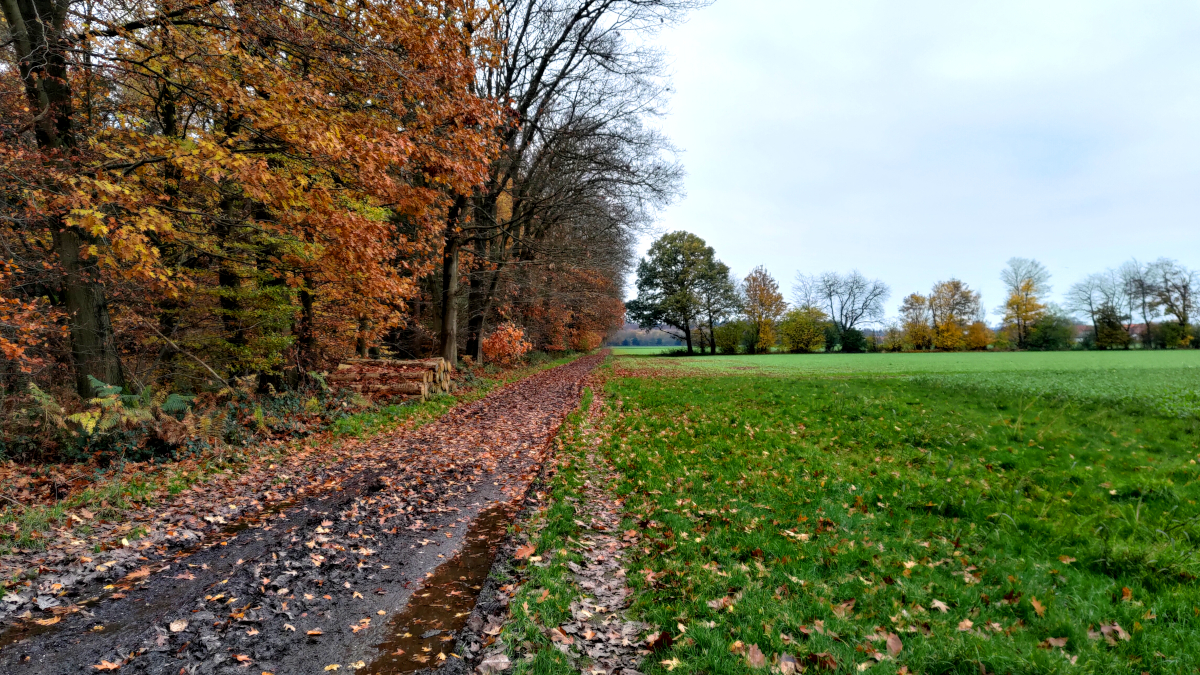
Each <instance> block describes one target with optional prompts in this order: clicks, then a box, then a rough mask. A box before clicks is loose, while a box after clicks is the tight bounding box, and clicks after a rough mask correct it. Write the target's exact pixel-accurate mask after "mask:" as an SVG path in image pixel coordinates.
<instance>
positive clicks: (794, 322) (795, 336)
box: [779, 306, 829, 353]
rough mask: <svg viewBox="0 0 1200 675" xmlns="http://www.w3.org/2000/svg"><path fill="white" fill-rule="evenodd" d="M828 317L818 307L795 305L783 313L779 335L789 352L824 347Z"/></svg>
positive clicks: (818, 349) (801, 351) (809, 350)
mask: <svg viewBox="0 0 1200 675" xmlns="http://www.w3.org/2000/svg"><path fill="white" fill-rule="evenodd" d="M827 325H829V317H827V316H825V312H823V311H821V310H820V308H818V307H812V306H805V307H795V308H792V309H790V310H788V311H787V313H786V314H784V315H783V320H782V321H780V323H779V335H780V337H781V338H782V340H783V347H784V349H786V350H788V351H789V352H800V353H807V352H815V351H820V350H821V349H823V348H824V347H825V327H826V326H827Z"/></svg>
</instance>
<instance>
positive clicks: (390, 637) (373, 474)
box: [0, 356, 603, 675]
mask: <svg viewBox="0 0 1200 675" xmlns="http://www.w3.org/2000/svg"><path fill="white" fill-rule="evenodd" d="M602 359H603V357H602V356H589V357H584V358H581V359H578V360H576V361H574V362H572V363H570V364H566V365H563V366H559V367H558V368H554V369H550V370H547V371H543V372H541V373H537V374H535V375H532V376H530V377H528V378H526V379H524V380H521V381H520V382H517V383H514V384H511V385H508V386H506V387H504V388H502V389H500V390H498V391H496V392H494V393H492V394H491V395H489V396H487V397H485V398H483V399H481V400H479V401H475V402H473V403H470V404H466V405H463V406H461V407H459V408H456V409H454V410H452V411H451V412H450V413H448V414H447V415H446V416H444V417H443V418H441V419H439V420H437V421H435V422H433V423H430V424H428V425H426V426H424V427H421V428H420V429H418V430H416V431H414V432H412V433H407V434H404V435H400V436H394V437H390V438H386V439H380V440H378V441H377V442H376V443H375V444H374V446H373V447H372V451H371V452H369V453H366V454H365V455H364V456H363V457H362V459H361V461H360V462H359V465H360V466H361V467H362V468H361V469H360V470H359V471H358V473H357V474H355V475H353V476H351V477H348V478H347V479H346V480H343V481H341V484H340V485H339V486H338V487H337V488H335V491H334V492H333V493H332V494H324V495H320V496H317V497H313V498H310V499H307V500H305V501H302V502H300V503H298V504H296V505H294V506H292V507H290V508H287V509H285V510H281V511H279V512H278V513H275V514H273V515H271V516H270V517H268V518H263V519H261V520H260V521H259V522H256V523H253V524H251V525H250V526H249V527H247V528H246V529H244V530H242V531H240V532H238V533H236V534H235V535H234V536H233V537H232V538H230V539H227V540H225V541H220V542H212V543H210V544H208V545H207V546H206V547H204V548H202V549H200V550H198V551H196V552H195V553H192V554H191V555H189V556H187V557H184V558H181V559H178V560H176V561H173V562H170V563H169V564H165V563H160V562H154V563H153V564H152V566H150V565H148V566H147V567H144V568H143V572H142V573H141V574H139V575H137V576H135V577H134V578H130V577H127V578H126V580H125V581H124V583H122V584H118V585H117V586H118V587H116V588H113V587H111V586H110V587H109V588H108V590H109V591H111V593H110V594H109V595H108V597H105V598H102V599H101V600H99V601H97V602H95V603H94V604H92V605H91V606H90V607H87V608H85V609H83V610H82V611H79V612H75V613H73V614H68V615H65V616H63V617H61V619H60V620H59V621H58V622H57V625H52V626H48V627H38V626H32V627H31V628H39V629H41V630H43V631H44V632H41V633H35V632H33V631H29V632H27V633H20V632H17V633H13V634H9V636H8V638H7V640H8V642H9V643H8V644H5V646H3V647H0V672H4V673H14V674H17V673H30V674H33V673H38V674H46V675H51V674H55V675H56V674H59V673H62V674H67V673H71V674H75V673H81V672H98V668H97V667H99V668H101V669H112V670H117V671H118V672H121V673H171V674H172V675H174V674H175V673H183V674H187V675H196V674H200V673H239V674H244V673H247V672H250V673H254V674H255V675H258V674H259V673H275V674H276V675H284V674H287V675H291V674H293V673H322V672H328V671H334V672H342V673H344V672H348V671H350V672H353V671H356V670H359V669H364V668H367V664H372V663H375V662H376V660H377V659H379V658H380V656H381V654H380V649H379V648H378V646H381V645H389V646H393V645H396V644H398V643H396V639H397V635H396V633H397V632H399V631H400V629H402V628H406V627H408V628H410V630H409V631H407V632H410V633H411V632H412V630H411V628H412V627H411V626H399V625H396V624H394V623H393V621H394V620H396V621H405V615H404V610H405V608H406V607H407V606H408V605H409V604H410V601H411V600H414V599H415V600H416V601H417V602H418V604H419V602H420V601H421V600H422V598H420V597H417V598H414V592H415V591H418V589H422V590H421V591H420V592H421V593H422V594H425V595H429V593H427V591H426V590H424V589H425V584H424V582H425V581H426V580H427V579H431V577H433V575H434V574H435V570H436V569H437V568H438V567H439V566H441V565H443V564H444V563H446V562H447V561H450V560H452V559H454V558H455V552H456V551H458V550H459V549H462V548H463V547H464V544H467V543H470V544H471V546H469V547H468V548H469V550H470V551H472V552H473V554H474V555H475V556H478V555H479V552H480V550H481V549H480V542H478V541H477V542H468V541H467V533H468V531H469V530H472V525H473V524H474V523H475V521H476V519H477V517H478V516H479V515H480V514H481V513H484V512H485V511H486V512H488V513H489V514H495V513H496V512H497V510H499V511H500V512H501V513H503V514H504V518H507V517H509V516H510V515H511V513H512V509H513V508H515V507H516V505H517V504H518V503H519V501H520V499H521V497H522V496H523V495H524V493H525V491H526V489H527V488H528V486H529V484H530V482H531V481H532V480H533V479H534V478H535V477H536V476H537V474H538V472H539V470H540V468H541V465H542V463H543V462H544V461H545V459H546V458H547V457H548V456H549V454H550V452H551V448H552V446H551V443H550V441H551V440H552V438H553V436H554V434H555V433H556V432H557V429H558V427H559V425H560V424H561V423H562V421H563V419H564V418H565V417H566V415H567V414H568V413H570V412H571V410H573V409H574V408H575V406H576V405H577V404H578V401H579V397H580V393H581V391H582V387H583V383H584V380H585V378H586V376H587V375H588V373H589V372H590V371H591V370H592V368H594V367H595V366H596V365H597V364H598V363H599V362H600V361H601V360H602ZM492 518H493V520H494V519H495V516H494V515H493V516H492ZM486 529H487V528H484V530H486ZM495 529H496V528H494V527H493V528H492V530H495ZM494 534H495V533H494V532H492V534H489V533H488V531H480V530H479V529H476V531H475V534H474V535H472V536H474V537H477V538H480V537H482V538H484V539H486V540H487V541H484V542H483V544H485V547H484V548H485V549H487V548H488V547H493V546H492V544H491V543H490V542H491V541H492V539H494ZM485 566H490V558H488V560H487V565H485ZM131 576H133V575H131ZM463 576H465V575H463ZM448 581H450V582H453V581H455V580H448ZM476 585H478V584H476ZM449 592H450V593H453V595H452V596H451V597H454V598H455V599H456V602H460V604H461V601H462V597H461V596H464V595H470V592H471V588H470V586H466V585H462V586H460V587H457V588H453V589H451V590H450V591H449ZM472 603H473V600H472ZM469 611H470V607H469V606H467V607H466V609H464V610H462V612H463V613H464V615H465V613H466V612H469ZM412 613H413V612H412V611H409V612H408V615H409V616H410V618H411V615H412ZM450 618H453V617H452V616H451V617H445V616H436V617H434V618H432V619H431V623H429V624H421V625H420V628H421V629H422V633H421V635H425V634H427V633H428V634H429V635H427V636H426V637H425V638H422V639H424V640H425V641H426V642H425V643H422V644H417V643H414V642H412V641H409V642H406V643H404V644H407V645H408V646H409V649H403V648H400V647H397V649H398V650H400V651H403V652H404V653H403V654H400V655H397V656H396V657H397V659H400V661H397V662H395V663H396V665H395V666H394V667H387V668H384V667H383V666H384V664H383V663H377V664H376V666H375V667H373V668H371V670H372V671H373V672H380V673H386V672H399V671H401V670H405V671H410V670H413V669H416V668H417V667H418V664H420V665H419V667H436V666H437V665H440V664H439V663H438V661H439V660H440V659H446V658H454V657H453V656H452V655H451V656H447V654H448V653H449V652H451V649H450V648H449V647H452V646H453V645H452V644H451V643H450V641H449V640H445V642H446V643H447V648H446V649H444V650H443V651H441V652H437V651H434V650H433V648H432V645H433V644H435V643H436V641H439V640H443V639H444V638H450V639H452V634H451V633H450V632H448V629H451V628H452V626H449V625H445V623H446V621H448V620H449V619H450ZM422 621H424V620H422ZM439 621H440V622H442V624H443V625H442V626H436V625H433V623H434V622H439ZM433 631H437V632H433ZM401 635H403V633H401ZM0 644H4V642H0ZM425 647H429V650H428V651H424V648H425ZM410 650H411V652H415V653H410ZM439 653H440V654H441V657H440V659H439V657H438V654H439ZM406 655H407V657H408V659H409V661H407V662H404V661H403V659H404V657H405V656H406ZM420 657H424V660H422V659H421V658H420ZM400 664H403V665H400ZM426 664H427V665H426ZM331 666H336V668H331Z"/></svg>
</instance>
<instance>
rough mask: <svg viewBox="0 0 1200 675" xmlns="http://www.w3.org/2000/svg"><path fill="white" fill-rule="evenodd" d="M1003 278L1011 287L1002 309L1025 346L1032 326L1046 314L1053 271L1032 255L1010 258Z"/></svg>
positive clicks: (1019, 341)
mask: <svg viewBox="0 0 1200 675" xmlns="http://www.w3.org/2000/svg"><path fill="white" fill-rule="evenodd" d="M1000 280H1001V281H1003V282H1004V286H1005V287H1006V288H1007V290H1008V297H1007V298H1006V299H1005V301H1004V305H1003V306H1002V307H1000V311H1001V312H1003V313H1004V318H1005V321H1006V322H1010V324H1011V325H1012V326H1013V327H1014V328H1016V331H1017V346H1018V347H1020V348H1022V349H1024V348H1025V340H1026V338H1027V337H1028V336H1029V331H1030V327H1031V325H1032V324H1033V323H1035V322H1037V320H1038V319H1040V318H1041V317H1042V316H1043V315H1044V314H1045V310H1046V307H1045V305H1044V304H1042V302H1041V300H1042V298H1044V297H1045V296H1046V295H1047V294H1048V293H1049V292H1050V271H1049V270H1047V269H1046V267H1045V266H1044V265H1042V263H1040V262H1038V261H1036V260H1033V259H1031V258H1009V260H1008V267H1006V268H1004V270H1003V271H1001V272H1000Z"/></svg>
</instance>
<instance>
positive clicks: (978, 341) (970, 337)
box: [967, 321, 996, 352]
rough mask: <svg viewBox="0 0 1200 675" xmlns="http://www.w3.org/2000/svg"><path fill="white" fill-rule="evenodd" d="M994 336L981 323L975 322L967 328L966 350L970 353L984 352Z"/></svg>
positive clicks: (985, 325) (984, 324) (989, 329)
mask: <svg viewBox="0 0 1200 675" xmlns="http://www.w3.org/2000/svg"><path fill="white" fill-rule="evenodd" d="M995 337H996V335H995V333H993V332H992V329H991V328H988V325H987V324H986V323H984V322H982V321H975V322H973V323H972V324H971V325H970V326H968V327H967V349H970V350H971V351H977V352H979V351H986V350H987V348H988V347H989V346H990V345H991V344H992V341H993V340H994V339H995Z"/></svg>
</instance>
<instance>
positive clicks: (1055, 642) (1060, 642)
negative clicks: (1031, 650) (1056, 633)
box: [1046, 637, 1067, 649]
mask: <svg viewBox="0 0 1200 675" xmlns="http://www.w3.org/2000/svg"><path fill="white" fill-rule="evenodd" d="M1046 645H1047V646H1048V647H1058V648H1059V649H1062V648H1063V647H1066V646H1067V638H1065V637H1060V638H1046Z"/></svg>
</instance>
